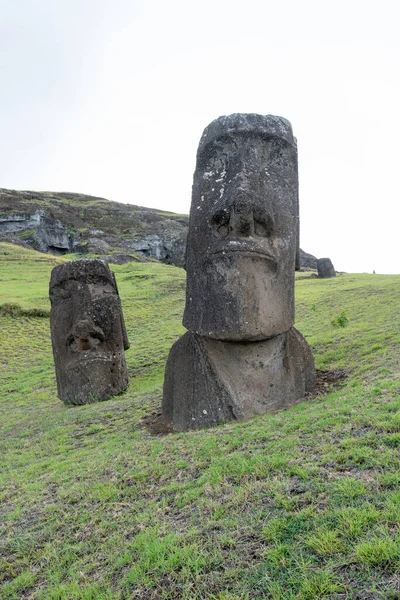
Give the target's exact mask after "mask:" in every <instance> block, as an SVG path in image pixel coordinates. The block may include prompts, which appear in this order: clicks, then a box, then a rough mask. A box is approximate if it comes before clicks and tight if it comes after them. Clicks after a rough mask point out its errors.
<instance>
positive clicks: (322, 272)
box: [317, 258, 336, 279]
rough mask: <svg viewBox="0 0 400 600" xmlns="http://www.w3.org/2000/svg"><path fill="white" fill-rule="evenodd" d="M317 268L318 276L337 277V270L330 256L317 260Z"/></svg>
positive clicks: (323, 277)
mask: <svg viewBox="0 0 400 600" xmlns="http://www.w3.org/2000/svg"><path fill="white" fill-rule="evenodd" d="M317 270H318V277H321V279H328V278H329V277H336V271H335V268H334V266H333V264H332V261H331V259H330V258H319V259H318V260H317Z"/></svg>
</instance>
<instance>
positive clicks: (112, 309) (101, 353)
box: [50, 260, 129, 404]
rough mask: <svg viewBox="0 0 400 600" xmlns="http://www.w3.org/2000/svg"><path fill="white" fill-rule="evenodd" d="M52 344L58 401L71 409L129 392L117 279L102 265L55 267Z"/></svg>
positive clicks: (81, 263)
mask: <svg viewBox="0 0 400 600" xmlns="http://www.w3.org/2000/svg"><path fill="white" fill-rule="evenodd" d="M50 300H51V313H50V325H51V338H52V346H53V354H54V362H55V368H56V377H57V388H58V396H59V398H60V399H61V400H63V401H64V402H65V403H67V404H87V403H89V402H93V401H95V400H107V399H108V398H110V397H111V396H115V395H116V394H119V393H120V392H122V391H123V390H124V389H126V388H127V386H128V374H127V370H126V364H125V356H124V350H127V349H128V348H129V341H128V336H127V333H126V328H125V323H124V318H123V314H122V309H121V302H120V298H119V295H118V288H117V284H116V281H115V277H114V274H113V273H112V272H111V271H110V269H109V267H108V265H107V264H106V263H104V262H103V261H101V260H76V261H70V262H67V263H65V264H63V265H59V266H57V267H55V268H54V269H53V271H52V273H51V280H50Z"/></svg>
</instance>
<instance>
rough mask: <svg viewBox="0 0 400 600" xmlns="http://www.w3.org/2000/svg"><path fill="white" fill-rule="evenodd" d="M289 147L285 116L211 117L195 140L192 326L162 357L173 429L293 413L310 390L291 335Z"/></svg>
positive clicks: (293, 173) (303, 351)
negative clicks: (285, 410)
mask: <svg viewBox="0 0 400 600" xmlns="http://www.w3.org/2000/svg"><path fill="white" fill-rule="evenodd" d="M298 241H299V205H298V179H297V146H296V140H295V138H294V137H293V134H292V128H291V125H290V123H289V122H288V121H286V119H283V118H281V117H274V116H271V115H267V116H260V115H254V114H249V115H241V114H234V115H230V116H229V117H220V118H219V119H216V120H215V121H213V122H212V123H211V125H209V126H208V127H207V128H206V129H205V131H204V133H203V137H202V138H201V140H200V146H199V150H198V153H197V164H196V170H195V174H194V183H193V196H192V206H191V212H190V220H189V234H188V242H187V260H186V271H187V296H186V308H185V314H184V319H183V324H184V325H185V327H187V328H188V329H189V332H188V333H186V334H185V335H184V336H183V337H182V338H181V339H180V340H178V342H176V343H175V344H174V346H173V347H172V349H171V352H170V354H169V357H168V361H167V366H166V372H165V382H164V396H163V407H162V414H163V418H164V420H165V421H166V422H167V423H172V427H173V428H174V429H175V430H177V431H186V430H187V429H199V428H202V427H209V426H212V425H217V424H218V423H221V422H224V421H230V420H234V419H246V418H249V417H253V416H255V415H261V414H263V413H265V412H271V411H275V410H278V409H281V408H284V407H286V406H290V405H291V404H293V403H294V402H296V401H297V400H299V399H300V398H302V397H303V396H304V394H305V393H306V392H307V391H309V390H311V388H312V387H313V385H314V383H315V369H314V361H313V357H312V354H311V350H310V348H309V346H308V344H307V342H306V340H305V339H304V338H303V336H302V335H301V334H300V333H299V332H298V331H297V330H296V329H294V327H293V322H294V272H295V268H296V267H298V262H299V258H300V254H299V246H298Z"/></svg>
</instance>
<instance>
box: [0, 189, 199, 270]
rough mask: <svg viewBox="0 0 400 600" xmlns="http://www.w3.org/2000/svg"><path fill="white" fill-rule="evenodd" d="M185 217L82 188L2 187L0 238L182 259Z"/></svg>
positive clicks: (39, 246)
mask: <svg viewBox="0 0 400 600" xmlns="http://www.w3.org/2000/svg"><path fill="white" fill-rule="evenodd" d="M187 227H188V217H187V216H186V215H177V214H174V213H168V212H164V211H159V210H155V209H150V208H145V207H140V206H135V205H131V204H121V203H118V202H111V201H109V200H105V199H104V198H96V197H94V196H85V195H83V194H69V193H54V192H29V191H16V190H6V189H0V240H7V241H10V242H13V243H15V242H17V243H20V244H21V245H24V246H28V247H31V248H35V249H36V250H40V251H41V252H51V253H55V254H65V253H68V252H78V253H82V254H95V255H102V256H104V255H105V256H112V255H114V254H116V253H117V254H121V255H132V253H133V255H134V257H135V255H136V257H139V259H140V257H142V259H144V260H145V259H154V260H161V261H163V262H166V263H169V264H173V265H177V266H180V267H182V266H183V265H184V257H185V247H186V236H187Z"/></svg>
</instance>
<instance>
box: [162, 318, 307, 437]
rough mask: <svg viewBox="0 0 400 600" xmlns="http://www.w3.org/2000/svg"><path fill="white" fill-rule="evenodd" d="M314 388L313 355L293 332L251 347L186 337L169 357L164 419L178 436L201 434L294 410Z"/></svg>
mask: <svg viewBox="0 0 400 600" xmlns="http://www.w3.org/2000/svg"><path fill="white" fill-rule="evenodd" d="M314 385H315V369H314V360H313V357H312V354H311V350H310V347H309V345H308V344H307V342H306V340H305V339H304V337H303V336H302V335H301V334H300V333H299V332H298V331H297V330H296V329H295V328H291V329H289V330H288V331H287V332H285V333H282V334H280V335H278V336H275V337H273V338H271V339H268V340H263V341H259V342H253V343H243V342H236V343H232V342H223V341H218V340H212V339H209V338H204V337H201V336H199V335H197V334H195V333H191V332H188V333H186V334H185V335H184V336H183V337H182V338H180V339H179V340H178V341H177V342H176V343H175V344H174V346H173V347H172V349H171V352H170V354H169V357H168V362H167V368H166V374H165V381H164V404H163V415H164V418H165V419H166V420H167V421H170V422H172V423H173V425H174V429H175V430H176V431H186V430H188V429H201V428H203V427H211V426H214V425H218V424H219V423H223V422H225V421H232V420H237V419H239V420H240V419H248V418H250V417H254V416H257V415H262V414H264V413H266V412H273V411H276V410H279V409H282V408H285V407H288V406H291V405H292V404H294V403H295V402H296V401H297V400H300V399H301V398H303V396H304V394H305V393H306V392H308V391H310V390H311V389H312V388H313V387H314Z"/></svg>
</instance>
